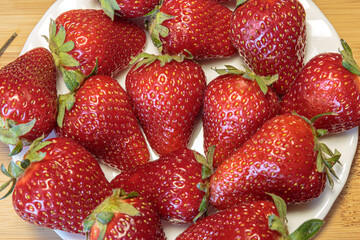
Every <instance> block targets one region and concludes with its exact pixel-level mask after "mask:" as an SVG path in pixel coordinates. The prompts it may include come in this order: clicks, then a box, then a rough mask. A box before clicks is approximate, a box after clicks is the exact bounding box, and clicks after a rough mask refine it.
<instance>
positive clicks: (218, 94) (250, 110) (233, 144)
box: [202, 74, 280, 167]
mask: <svg viewBox="0 0 360 240" xmlns="http://www.w3.org/2000/svg"><path fill="white" fill-rule="evenodd" d="M279 109H280V101H279V98H278V96H277V95H276V93H275V92H274V91H273V90H271V89H269V91H268V92H267V94H266V95H265V94H264V93H263V92H262V91H261V89H260V87H259V85H258V84H257V83H256V82H255V81H253V80H249V79H247V78H244V77H242V76H241V75H233V74H227V75H221V76H219V77H217V78H215V79H214V80H213V81H211V82H210V83H209V85H208V86H207V87H206V91H205V97H204V108H203V114H202V119H203V127H204V129H203V130H204V149H208V148H209V147H210V146H213V145H215V146H216V148H215V155H214V159H213V165H214V167H217V166H218V165H219V164H221V162H222V161H224V160H225V159H226V158H228V157H229V156H230V155H231V153H233V152H234V151H235V150H236V149H237V148H238V147H240V146H241V145H242V144H243V143H244V142H245V141H246V140H247V139H249V138H250V137H251V135H252V134H254V133H255V132H256V130H257V129H258V128H259V127H261V125H262V124H263V123H264V122H265V121H267V120H268V119H270V118H271V117H274V116H275V115H276V114H277V112H278V110H279Z"/></svg>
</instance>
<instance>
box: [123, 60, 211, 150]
mask: <svg viewBox="0 0 360 240" xmlns="http://www.w3.org/2000/svg"><path fill="white" fill-rule="evenodd" d="M137 59H142V60H141V61H140V62H138V63H137V64H136V65H134V66H133V67H132V68H131V69H130V71H129V72H128V74H127V76H126V91H127V92H128V94H129V96H130V99H131V102H132V104H133V106H134V109H135V113H136V116H137V117H138V119H139V121H140V124H141V126H142V128H143V130H144V133H145V135H146V137H147V140H148V141H149V143H150V146H151V147H152V148H153V149H154V150H155V151H156V152H157V153H158V154H159V155H164V154H167V153H170V152H172V151H174V150H176V149H179V148H184V147H187V144H188V143H189V140H190V137H191V134H192V131H193V128H194V125H195V122H196V119H197V116H198V114H199V112H200V109H201V105H202V100H203V94H204V91H205V85H206V78H205V73H204V71H203V70H202V68H201V66H200V65H199V64H197V63H195V62H194V61H192V60H190V59H187V58H185V57H184V56H183V55H179V56H173V57H172V56H169V55H160V56H155V55H150V54H146V53H143V54H140V55H139V56H138V57H137V58H135V59H134V61H136V60H137Z"/></svg>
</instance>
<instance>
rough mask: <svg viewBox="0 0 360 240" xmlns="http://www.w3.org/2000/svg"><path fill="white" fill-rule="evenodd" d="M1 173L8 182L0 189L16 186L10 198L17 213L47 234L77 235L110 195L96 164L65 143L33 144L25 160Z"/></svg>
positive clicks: (78, 147) (71, 143)
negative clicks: (85, 221) (94, 210)
mask: <svg viewBox="0 0 360 240" xmlns="http://www.w3.org/2000/svg"><path fill="white" fill-rule="evenodd" d="M1 170H2V172H3V173H4V174H5V175H7V176H8V177H10V178H11V179H10V180H9V182H7V183H5V184H4V185H3V186H2V187H1V190H4V188H5V187H6V186H7V185H8V184H10V183H12V184H13V185H15V186H13V187H14V190H13V195H12V199H13V205H14V208H15V211H16V212H17V214H18V215H19V216H20V217H21V218H22V219H24V220H25V221H27V222H30V223H32V224H36V225H39V226H43V227H47V228H51V229H59V230H64V231H67V232H73V233H81V232H82V230H83V228H82V221H83V220H84V219H85V218H86V217H87V216H88V215H89V214H90V212H91V211H92V210H93V209H94V208H95V207H96V206H97V205H99V204H100V203H101V202H102V201H103V200H104V199H105V198H106V197H107V196H109V195H110V194H111V189H110V187H109V182H108V181H107V180H106V178H105V176H104V173H103V172H102V170H101V168H100V166H99V164H98V163H97V161H96V159H95V158H94V157H93V156H92V155H91V154H90V153H89V152H88V151H86V150H85V149H84V148H83V147H82V146H81V145H79V144H77V143H76V142H74V141H72V140H70V139H66V138H52V139H49V140H47V141H45V142H41V143H39V140H35V141H34V143H33V145H32V146H31V147H30V150H29V151H28V152H27V154H25V156H24V160H22V161H21V162H17V163H15V162H11V163H10V165H9V168H8V170H6V169H5V167H4V165H2V166H1ZM11 191H12V189H11V190H10V191H9V192H8V194H10V193H11ZM8 194H7V195H8ZM7 195H6V196H7Z"/></svg>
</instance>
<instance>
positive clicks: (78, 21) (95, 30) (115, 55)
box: [48, 9, 146, 91]
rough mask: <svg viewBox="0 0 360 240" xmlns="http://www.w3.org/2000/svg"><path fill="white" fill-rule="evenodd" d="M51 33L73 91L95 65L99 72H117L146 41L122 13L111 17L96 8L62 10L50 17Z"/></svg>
mask: <svg viewBox="0 0 360 240" xmlns="http://www.w3.org/2000/svg"><path fill="white" fill-rule="evenodd" d="M49 35H50V36H49V38H48V41H49V47H50V50H51V52H52V53H53V56H54V59H55V62H56V65H57V67H58V68H59V69H60V71H61V72H62V74H63V76H64V81H65V83H66V86H67V87H68V88H69V90H70V91H74V90H75V89H76V88H77V87H78V86H79V85H81V82H82V81H83V80H84V78H85V77H86V76H88V75H90V74H91V72H92V71H93V69H94V68H95V67H96V65H98V69H97V73H98V74H101V75H109V76H111V77H113V76H115V75H116V74H117V73H118V72H119V71H120V70H122V69H124V68H125V67H127V66H128V65H129V62H130V60H131V57H132V56H136V55H138V54H139V53H140V52H141V51H142V50H143V48H144V45H145V41H146V35H145V32H144V30H143V29H142V28H140V27H139V26H137V25H135V24H134V23H132V22H129V21H127V20H125V19H123V18H119V17H116V18H115V19H114V21H112V20H111V19H110V18H109V17H108V16H106V15H105V13H104V12H103V11H102V10H95V9H75V10H70V11H66V12H64V13H62V14H60V15H59V16H58V17H57V18H56V20H55V21H51V23H50V33H49ZM96 63H97V64H96Z"/></svg>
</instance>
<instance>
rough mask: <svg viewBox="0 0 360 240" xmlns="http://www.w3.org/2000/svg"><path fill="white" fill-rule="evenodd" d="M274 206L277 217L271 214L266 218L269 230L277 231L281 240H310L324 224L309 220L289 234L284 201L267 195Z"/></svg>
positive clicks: (273, 195)
mask: <svg viewBox="0 0 360 240" xmlns="http://www.w3.org/2000/svg"><path fill="white" fill-rule="evenodd" d="M268 194H269V195H270V196H271V197H272V199H273V201H274V203H275V206H276V209H277V211H278V213H279V216H277V215H275V214H272V215H270V216H269V218H268V224H269V228H270V229H271V230H274V231H277V232H278V233H280V235H281V239H282V240H308V239H311V238H312V237H313V236H315V234H316V233H317V232H318V231H319V230H320V228H321V226H322V225H323V224H324V221H323V220H320V219H310V220H308V221H306V222H304V223H303V224H301V225H300V226H299V227H298V228H297V229H296V230H295V231H294V232H293V233H291V234H289V230H288V227H287V224H286V223H287V218H286V214H287V207H286V203H285V201H284V200H283V199H282V198H281V197H279V196H277V195H275V194H271V193H268Z"/></svg>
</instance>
